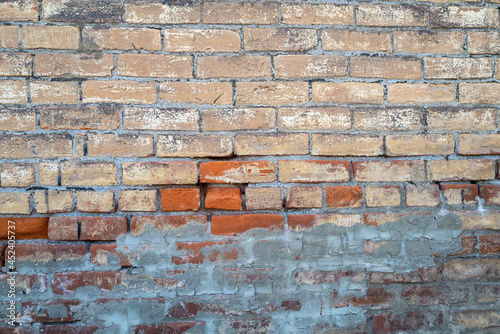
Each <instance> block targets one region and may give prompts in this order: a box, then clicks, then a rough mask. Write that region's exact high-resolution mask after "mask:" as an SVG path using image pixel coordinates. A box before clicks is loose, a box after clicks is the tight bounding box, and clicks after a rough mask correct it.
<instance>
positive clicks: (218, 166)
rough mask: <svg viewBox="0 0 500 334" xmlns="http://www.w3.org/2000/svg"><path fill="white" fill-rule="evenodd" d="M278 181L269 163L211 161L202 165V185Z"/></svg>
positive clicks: (273, 168) (273, 167) (272, 165)
mask: <svg viewBox="0 0 500 334" xmlns="http://www.w3.org/2000/svg"><path fill="white" fill-rule="evenodd" d="M275 179H276V176H275V166H274V163H272V162H267V161H211V162H204V163H201V164H200V182H201V183H259V182H273V181H274V180H275Z"/></svg>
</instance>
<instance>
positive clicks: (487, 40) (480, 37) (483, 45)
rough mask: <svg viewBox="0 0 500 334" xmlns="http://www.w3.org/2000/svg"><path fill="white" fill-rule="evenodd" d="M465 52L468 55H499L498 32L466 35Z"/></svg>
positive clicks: (499, 38)
mask: <svg viewBox="0 0 500 334" xmlns="http://www.w3.org/2000/svg"><path fill="white" fill-rule="evenodd" d="M467 51H468V52H469V53H470V54H486V53H494V54H499V53H500V32H497V31H478V32H469V33H468V34H467Z"/></svg>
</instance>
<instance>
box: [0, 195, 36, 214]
mask: <svg viewBox="0 0 500 334" xmlns="http://www.w3.org/2000/svg"><path fill="white" fill-rule="evenodd" d="M0 213H11V214H21V215H28V214H30V213H31V208H30V193H29V192H4V193H0Z"/></svg>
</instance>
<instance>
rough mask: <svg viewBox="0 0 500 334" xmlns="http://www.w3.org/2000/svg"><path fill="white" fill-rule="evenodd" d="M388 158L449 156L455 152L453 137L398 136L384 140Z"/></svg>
mask: <svg viewBox="0 0 500 334" xmlns="http://www.w3.org/2000/svg"><path fill="white" fill-rule="evenodd" d="M385 141H386V148H387V152H386V155H388V156H412V155H450V154H453V153H454V151H455V139H454V138H453V135H441V134H427V135H398V136H387V137H386V138H385Z"/></svg>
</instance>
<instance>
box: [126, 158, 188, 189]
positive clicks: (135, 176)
mask: <svg viewBox="0 0 500 334" xmlns="http://www.w3.org/2000/svg"><path fill="white" fill-rule="evenodd" d="M122 182H123V184H125V185H163V184H196V183H197V182H198V167H197V163H196V162H194V161H141V162H135V161H131V162H123V163H122Z"/></svg>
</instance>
